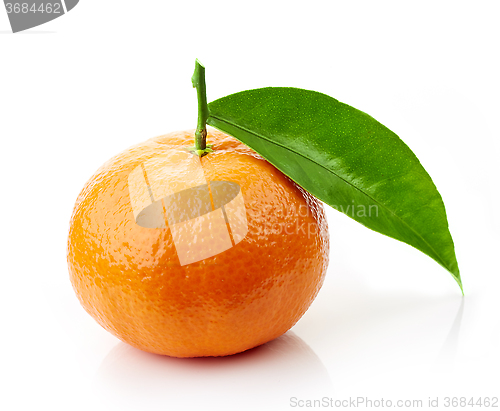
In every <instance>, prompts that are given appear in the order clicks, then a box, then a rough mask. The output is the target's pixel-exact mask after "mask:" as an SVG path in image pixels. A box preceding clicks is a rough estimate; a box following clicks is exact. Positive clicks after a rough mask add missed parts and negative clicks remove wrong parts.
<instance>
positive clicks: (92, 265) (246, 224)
mask: <svg viewBox="0 0 500 411" xmlns="http://www.w3.org/2000/svg"><path fill="white" fill-rule="evenodd" d="M194 133H195V131H194V130H191V131H183V132H174V133H170V134H167V135H164V136H160V137H156V138H153V139H150V140H147V141H145V142H144V143H141V144H138V145H136V146H134V147H131V148H130V149H128V150H126V151H124V152H122V153H121V154H119V155H117V156H116V157H114V158H112V159H111V160H109V161H108V162H106V163H105V164H104V165H103V166H102V167H101V168H100V169H99V170H98V171H97V172H96V173H95V174H94V176H93V177H92V178H91V179H90V180H89V181H88V182H87V184H86V185H85V187H84V188H83V190H82V191H81V193H80V195H79V197H78V199H77V201H76V205H75V208H74V211H73V214H72V217H71V222H70V230H69V238H68V251H67V257H68V265H69V273H70V279H71V282H72V285H73V288H74V290H75V292H76V295H77V296H78V298H79V300H80V302H81V304H82V305H83V307H84V308H85V310H86V311H87V312H88V313H89V314H90V315H91V316H92V317H93V318H94V319H95V320H96V321H97V322H98V323H99V324H100V325H101V326H102V327H104V328H105V329H106V330H108V331H110V332H111V333H112V334H114V335H115V336H117V337H118V338H119V339H121V340H122V341H124V342H126V343H128V344H130V345H132V346H134V347H137V348H139V349H141V350H144V351H148V352H152V353H157V354H164V355H169V356H174V357H200V356H224V355H230V354H235V353H238V352H241V351H245V350H247V349H250V348H252V347H255V346H258V345H261V344H264V343H266V342H268V341H270V340H273V339H274V338H276V337H278V336H280V335H281V334H283V333H285V332H286V331H287V330H289V329H290V328H291V327H292V326H293V325H294V324H295V323H296V322H297V321H298V320H299V319H300V318H301V316H302V315H303V314H304V313H305V311H306V310H307V309H308V308H309V306H310V304H311V303H312V301H313V300H314V298H315V297H316V295H317V293H318V291H319V289H320V288H321V285H322V283H323V280H324V276H325V273H326V269H327V265H328V251H329V238H328V227H327V222H326V217H325V214H324V210H323V206H322V204H321V202H320V201H318V200H317V199H316V198H315V197H313V196H312V195H310V194H309V193H308V192H306V191H305V190H303V189H302V188H301V187H299V186H298V185H297V184H295V183H294V182H293V181H292V180H290V179H289V178H288V177H287V176H285V175H284V174H283V173H281V172H280V171H279V170H277V169H276V168H275V167H274V166H272V165H271V164H270V163H269V162H267V161H266V160H265V159H263V158H262V157H261V156H260V155H258V154H257V153H255V152H254V151H253V150H252V149H250V148H249V147H247V146H245V145H244V144H242V143H240V142H239V141H237V140H236V139H234V138H232V137H230V136H228V135H226V134H224V133H221V132H219V131H217V130H214V129H209V130H208V139H209V140H210V142H211V143H213V146H212V150H213V152H210V153H209V154H207V155H205V156H203V157H201V158H200V157H198V156H197V155H196V154H193V153H191V152H189V151H188V150H186V149H185V147H187V146H189V145H190V144H191V142H192V140H193V138H194Z"/></svg>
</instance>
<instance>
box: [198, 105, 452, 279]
mask: <svg viewBox="0 0 500 411" xmlns="http://www.w3.org/2000/svg"><path fill="white" fill-rule="evenodd" d="M210 117H212V118H215V119H217V120H219V121H221V122H225V123H227V124H229V125H231V126H233V127H235V128H238V129H240V130H243V131H245V132H247V133H249V134H252V135H254V136H255V137H257V138H262V139H264V140H266V141H267V142H269V143H271V144H274V145H276V146H278V147H281V148H282V149H285V150H289V151H291V152H293V153H295V154H296V155H298V156H300V157H303V158H305V159H306V160H309V161H310V162H312V163H314V164H316V165H317V166H319V167H321V168H323V169H325V170H326V171H328V172H330V173H332V174H333V175H335V176H336V177H337V178H339V179H340V180H342V181H344V182H345V183H347V184H348V185H350V186H351V187H353V188H355V189H356V190H358V191H359V192H360V193H361V194H363V195H365V196H366V197H368V198H370V199H371V200H373V201H374V202H375V203H377V204H378V205H380V206H381V207H382V208H384V209H385V210H387V211H388V212H389V213H391V214H392V215H393V216H395V217H396V218H397V219H398V220H399V221H400V222H401V223H403V224H404V225H405V226H406V227H408V228H409V229H410V230H411V231H412V232H413V233H415V234H416V235H417V236H418V237H419V238H420V239H421V240H422V241H423V242H424V243H425V244H426V245H427V246H428V247H429V248H430V249H431V250H432V252H433V253H434V255H435V256H437V257H438V259H439V262H440V263H441V265H443V266H444V267H446V269H447V270H448V271H449V272H450V273H452V274H453V275H454V276H455V273H454V272H453V271H452V270H451V269H450V267H449V266H448V264H446V263H445V262H444V261H443V260H442V259H441V256H440V255H439V254H438V253H437V252H436V250H435V249H434V247H432V245H430V244H429V243H428V242H427V240H426V239H425V238H424V237H422V235H420V234H419V233H418V232H417V231H415V229H414V228H413V227H412V226H410V225H409V224H408V223H407V222H406V221H405V220H403V219H402V218H401V217H400V216H398V215H397V214H395V213H394V211H392V210H391V209H390V208H388V207H387V206H386V205H384V204H383V203H381V202H380V201H378V200H377V199H375V198H373V197H372V196H370V195H368V194H366V193H365V192H364V191H363V190H361V189H360V188H359V187H356V186H355V185H354V184H352V183H351V182H349V181H347V180H346V179H345V178H343V177H341V176H339V175H338V174H337V173H335V172H334V171H332V170H330V169H329V168H326V167H325V166H323V165H322V164H319V163H317V162H316V161H314V160H313V159H311V158H309V157H308V156H305V155H303V154H301V153H297V152H296V151H295V150H292V149H290V148H288V147H285V146H283V145H282V144H279V143H277V142H275V141H272V140H269V139H268V138H266V137H264V136H261V135H259V134H256V133H255V132H253V131H251V130H248V129H247V128H245V127H242V126H240V125H237V124H235V123H233V122H231V121H229V120H226V119H223V118H220V117H217V116H216V115H213V114H212V113H210V115H209V119H208V121H207V122H208V123H209V124H210ZM288 177H290V176H288ZM290 178H291V177H290Z"/></svg>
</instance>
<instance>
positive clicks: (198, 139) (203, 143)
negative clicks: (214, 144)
mask: <svg viewBox="0 0 500 411" xmlns="http://www.w3.org/2000/svg"><path fill="white" fill-rule="evenodd" d="M191 81H192V82H193V87H196V92H197V95H198V124H197V126H196V132H195V134H194V147H195V149H196V150H197V151H198V150H202V152H204V151H205V150H206V148H207V119H208V105H207V87H206V84H205V67H204V66H203V64H201V63H200V62H199V61H198V59H196V63H195V68H194V74H193V77H191ZM200 155H201V153H200Z"/></svg>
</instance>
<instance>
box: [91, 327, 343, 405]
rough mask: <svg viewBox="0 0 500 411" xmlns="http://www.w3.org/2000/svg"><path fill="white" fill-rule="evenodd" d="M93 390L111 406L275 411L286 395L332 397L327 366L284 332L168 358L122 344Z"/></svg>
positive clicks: (102, 369)
mask: <svg viewBox="0 0 500 411" xmlns="http://www.w3.org/2000/svg"><path fill="white" fill-rule="evenodd" d="M95 390H96V391H97V393H98V395H99V397H100V398H101V400H102V401H104V402H105V404H106V405H107V406H108V408H109V409H110V410H114V409H117V410H118V409H119V410H148V411H149V410H162V411H166V410H184V409H185V410H198V409H199V410H201V409H214V410H226V409H227V410H245V409H249V410H256V409H259V410H268V409H269V410H279V409H290V398H291V397H298V398H305V397H310V398H321V397H323V396H332V395H333V387H332V383H331V380H330V377H329V375H328V372H327V370H326V368H325V367H324V366H323V364H322V362H321V360H320V359H319V358H318V356H317V355H316V354H315V353H314V351H312V350H311V348H310V347H309V346H308V345H307V344H306V343H305V342H304V341H302V339H301V338H299V337H298V336H296V335H295V334H294V333H293V332H288V333H286V334H285V335H283V336H281V337H280V338H278V339H276V340H274V341H271V342H269V343H267V344H264V345H262V346H260V347H257V348H254V349H252V350H249V351H246V352H244V353H241V354H237V355H232V356H228V357H219V358H184V359H182V358H172V357H167V356H160V355H155V354H149V353H146V352H143V351H140V350H137V349H135V348H133V347H131V346H129V345H127V344H125V343H119V344H118V345H116V346H115V347H114V348H113V349H112V350H111V351H110V352H109V354H108V355H107V356H106V358H105V359H104V361H103V362H102V364H101V366H100V368H99V370H98V373H97V376H96V379H95Z"/></svg>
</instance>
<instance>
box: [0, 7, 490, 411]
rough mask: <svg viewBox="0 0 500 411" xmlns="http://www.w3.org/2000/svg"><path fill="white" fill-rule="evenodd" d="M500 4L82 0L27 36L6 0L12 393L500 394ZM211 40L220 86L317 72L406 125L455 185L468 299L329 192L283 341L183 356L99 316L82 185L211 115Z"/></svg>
mask: <svg viewBox="0 0 500 411" xmlns="http://www.w3.org/2000/svg"><path fill="white" fill-rule="evenodd" d="M499 14H500V9H499V3H498V2H496V1H490V2H483V1H474V2H472V1H469V2H463V1H454V2H442V1H432V2H425V1H419V2H402V1H393V2H388V1H366V2H361V1H350V2H347V1H323V2H320V1H301V2H295V1H291V0H290V1H286V2H285V1H283V2H273V1H269V0H268V1H255V0H254V1H252V2H246V3H243V2H237V1H234V0H233V1H216V0H212V1H200V2H193V1H168V2H167V1H153V0H144V1H141V2H139V1H134V2H133V1H123V0H122V1H118V0H107V1H91V0H81V2H80V4H79V5H78V6H76V8H75V9H73V10H72V11H71V12H70V13H68V14H67V15H66V16H63V17H62V18H59V19H57V20H54V21H53V22H49V23H47V24H45V25H43V26H40V27H37V28H34V29H32V30H30V31H28V32H24V33H18V34H12V33H10V26H9V23H8V20H7V15H6V13H5V12H4V9H3V6H0V31H1V33H0V51H1V61H0V139H1V140H0V141H1V150H0V153H1V156H0V170H1V176H0V183H1V190H0V193H1V194H0V195H1V201H0V215H1V237H0V238H1V239H0V242H1V248H0V249H1V266H0V267H1V268H0V270H1V274H2V275H1V282H0V304H1V306H0V307H1V311H0V312H1V339H0V348H1V350H0V355H1V374H2V377H3V378H2V379H3V382H2V385H1V387H2V389H1V396H0V408H1V409H4V410H9V411H10V410H53V411H58V410H95V411H98V410H120V411H122V410H123V411H125V410H165V411H167V410H182V409H185V410H204V409H217V410H225V409H231V410H237V409H246V408H249V409H262V410H267V409H298V408H299V407H295V408H293V407H291V405H294V403H293V402H292V401H291V400H290V398H291V397H297V400H307V399H321V398H322V397H323V396H327V397H331V398H334V399H341V400H345V399H349V397H358V396H359V397H368V398H369V399H372V400H380V399H382V398H384V399H385V400H388V399H389V400H392V401H393V402H394V403H395V402H396V401H397V400H399V399H403V400H414V399H421V400H423V403H424V405H426V404H427V401H428V398H429V397H432V398H433V399H435V398H436V397H439V401H440V405H441V406H443V405H444V401H445V400H444V399H445V397H466V398H468V399H469V398H470V397H474V398H475V399H477V398H479V397H486V396H487V397H495V396H496V397H499V396H500V388H499V387H500V376H499V366H500V351H499V350H498V348H499V345H500V317H499V312H500V310H499V308H500V297H499V293H500V289H499V286H500V276H499V274H500V273H499V269H498V254H499V245H500V242H499V239H498V232H499V230H500V218H499V214H498V202H499V200H500V198H499V196H498V177H499V173H498V158H499V154H500V152H499V151H500V150H499V145H500V144H499V141H500V131H499V127H498V118H499V114H498V113H499V112H500V98H499V95H500V81H499V73H500V61H499V48H500V47H499V44H500V28H499V27H500V25H499V23H498V21H499ZM195 57H198V58H199V59H200V60H201V61H202V62H203V63H204V64H205V66H206V67H207V83H208V98H209V101H210V100H214V99H216V98H219V97H222V96H224V95H227V94H230V93H233V92H237V91H241V90H244V89H249V88H257V87H264V86H294V87H301V88H306V89H313V90H318V91H321V92H324V93H326V94H329V95H331V96H333V97H335V98H337V99H339V100H340V101H343V102H345V103H348V104H350V105H352V106H354V107H356V108H359V109H361V110H363V111H365V112H367V113H369V114H371V115H372V116H373V117H375V118H376V119H377V120H379V121H380V122H382V123H383V124H385V125H386V126H388V127H389V128H390V129H392V130H393V131H395V132H396V133H397V134H398V135H399V136H400V137H401V138H402V139H403V141H405V142H406V143H407V144H408V145H409V146H410V147H411V148H412V150H413V151H414V152H415V153H416V155H417V156H418V157H419V158H420V160H421V162H422V164H423V165H424V167H425V168H426V169H427V171H428V172H429V173H430V175H431V176H432V177H433V180H434V182H435V183H436V185H437V187H438V189H439V190H440V192H441V194H442V196H443V199H444V202H445V204H446V207H447V212H448V218H449V223H450V230H451V233H452V235H453V238H454V240H455V244H456V251H457V256H458V261H459V265H460V268H461V272H462V278H463V283H464V289H465V294H466V295H465V298H462V297H461V294H460V290H459V288H458V286H457V285H456V283H455V281H454V280H453V279H452V277H451V276H450V275H449V274H448V273H447V272H446V271H445V270H444V269H443V268H441V267H440V266H439V265H438V264H436V263H435V262H434V261H433V260H431V259H430V258H428V257H427V256H425V255H423V254H422V253H420V252H418V251H416V250H414V249H412V248H411V247H409V246H407V245H405V244H402V243H398V242H397V241H394V240H391V239H389V238H386V237H383V236H382V235H379V234H376V233H374V232H371V231H369V230H367V229H365V228H364V227H362V226H361V225H359V224H357V223H355V222H354V221H352V220H350V219H349V218H348V217H346V216H344V215H341V214H340V213H338V212H335V211H334V210H331V209H329V210H328V219H329V225H330V234H331V245H332V251H331V263H330V267H329V272H328V275H327V280H326V283H325V285H324V287H323V289H322V290H321V292H320V294H319V296H318V298H317V299H316V301H315V302H314V303H313V305H312V307H311V308H310V310H309V311H308V312H307V313H306V314H305V316H304V317H303V318H302V319H301V320H300V321H299V323H298V324H297V325H296V326H295V327H294V328H293V329H292V331H290V332H289V333H287V334H285V336H283V337H282V338H279V339H278V340H276V341H274V342H272V343H269V344H266V345H264V346H262V347H260V348H257V349H254V350H251V351H249V352H247V353H244V354H241V355H236V356H232V357H227V358H219V359H184V360H182V359H173V358H168V357H161V356H155V355H151V354H147V353H143V352H141V351H138V350H136V349H133V348H131V347H129V346H127V345H126V344H124V343H121V342H119V341H118V340H117V339H116V338H115V337H113V336H112V335H110V334H108V333H107V332H106V331H104V330H103V329H101V328H100V327H99V326H98V325H97V324H96V323H95V322H94V320H93V319H92V318H91V317H90V316H89V315H87V314H86V313H85V312H84V310H83V309H82V308H81V307H80V305H79V303H78V301H77V299H76V297H75V295H74V293H73V290H72V288H71V284H70V282H69V278H68V272H67V267H66V250H65V247H66V236H67V229H68V224H69V218H70V215H71V212H72V207H73V204H74V201H75V199H76V197H77V195H78V193H79V191H80V189H81V188H82V187H83V184H84V183H85V181H86V180H87V179H88V178H89V177H90V176H91V175H92V174H93V173H94V171H95V170H96V169H97V168H98V167H99V166H100V165H101V164H102V163H103V162H104V161H106V160H107V159H108V158H110V157H111V156H113V155H115V154H117V153H118V152H120V151H122V150H123V149H125V148H127V147H128V146H130V145H133V144H135V143H138V142H140V141H143V140H146V139H148V138H150V137H154V136H157V135H160V134H164V133H167V132H169V131H173V130H178V129H187V128H193V127H194V126H195V121H196V93H195V91H194V90H193V89H192V88H191V82H190V77H191V74H192V70H193V67H194V59H195ZM297 405H298V404H297ZM304 405H305V404H304ZM498 405H499V406H500V404H498ZM442 408H443V409H444V407H442ZM477 408H478V407H474V409H477ZM483 408H484V407H483Z"/></svg>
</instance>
